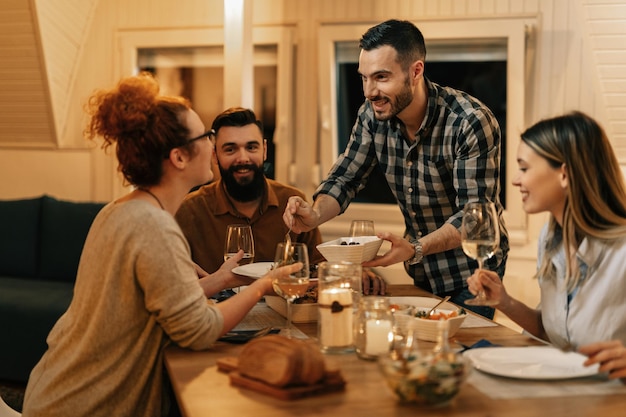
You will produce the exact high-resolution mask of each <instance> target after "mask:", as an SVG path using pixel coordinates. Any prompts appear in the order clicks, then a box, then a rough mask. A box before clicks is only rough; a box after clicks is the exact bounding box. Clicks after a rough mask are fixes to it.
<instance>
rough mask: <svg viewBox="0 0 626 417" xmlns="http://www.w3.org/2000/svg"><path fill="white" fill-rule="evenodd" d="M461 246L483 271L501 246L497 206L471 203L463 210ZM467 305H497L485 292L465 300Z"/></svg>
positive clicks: (486, 203) (485, 202)
mask: <svg viewBox="0 0 626 417" xmlns="http://www.w3.org/2000/svg"><path fill="white" fill-rule="evenodd" d="M461 244H462V246H463V252H465V254H466V255H467V256H469V257H470V258H472V259H476V261H477V262H478V269H483V264H484V261H485V260H487V259H489V258H491V257H492V256H493V254H494V253H495V252H496V249H497V248H498V246H499V245H500V225H499V221H498V213H497V211H496V207H495V205H494V204H493V203H492V202H490V201H483V202H471V203H467V204H466V205H465V208H464V209H463V220H462V223H461ZM465 304H468V305H474V306H488V305H494V304H496V302H495V301H493V300H489V299H488V298H487V296H486V295H485V292H484V291H480V292H479V293H478V295H477V296H476V297H474V298H470V299H468V300H465Z"/></svg>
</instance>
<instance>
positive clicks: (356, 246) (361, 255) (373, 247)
mask: <svg viewBox="0 0 626 417" xmlns="http://www.w3.org/2000/svg"><path fill="white" fill-rule="evenodd" d="M342 242H345V244H343V245H342ZM350 243H352V244H350ZM382 244H383V241H382V239H380V238H379V237H378V236H355V237H341V238H339V239H335V240H331V241H330V242H325V243H320V244H319V245H317V250H319V251H320V253H321V254H322V256H323V257H324V258H326V260H327V261H328V262H352V263H356V264H360V263H363V262H365V261H370V260H372V259H374V257H375V256H376V254H377V253H378V249H380V246H381V245H382Z"/></svg>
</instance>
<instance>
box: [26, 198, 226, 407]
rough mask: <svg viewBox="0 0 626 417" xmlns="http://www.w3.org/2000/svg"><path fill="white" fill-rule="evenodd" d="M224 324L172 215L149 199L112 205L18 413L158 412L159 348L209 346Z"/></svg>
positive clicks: (88, 245) (94, 232) (95, 228)
mask: <svg viewBox="0 0 626 417" xmlns="http://www.w3.org/2000/svg"><path fill="white" fill-rule="evenodd" d="M41 296H42V297H45V296H46V294H41ZM222 325H223V318H222V315H221V313H220V312H219V311H218V310H217V309H214V308H211V307H209V306H207V302H206V298H205V296H204V294H203V292H202V289H201V288H200V286H199V284H198V278H197V275H196V273H195V272H194V268H193V264H192V261H191V258H190V251H189V246H188V244H187V242H186V240H185V238H184V236H183V234H182V232H181V230H180V228H179V227H178V225H177V223H176V221H175V220H174V218H173V217H172V216H171V215H170V214H169V213H167V212H165V211H163V210H159V209H156V208H154V207H153V206H151V205H150V204H148V203H146V202H143V201H136V200H134V201H128V202H125V203H110V204H108V205H107V206H106V207H104V208H103V209H102V211H101V212H100V213H99V214H98V216H97V217H96V219H95V221H94V223H93V225H92V227H91V230H90V231H89V235H88V236H87V240H86V242H85V246H84V249H83V253H82V256H81V260H80V265H79V268H78V275H77V279H76V285H75V288H74V298H73V300H72V303H71V305H70V307H69V309H68V310H67V312H66V313H65V314H64V315H63V316H62V317H61V318H60V319H59V321H58V322H57V323H56V325H55V326H54V328H53V329H52V331H51V332H50V335H49V336H48V339H47V342H48V351H47V352H46V353H45V354H44V356H43V357H42V359H41V360H40V362H39V363H38V364H37V366H36V367H35V368H34V370H33V371H32V373H31V375H30V379H29V381H28V386H27V388H26V396H25V400H24V408H23V413H22V415H23V416H24V417H29V416H47V417H51V416H64V417H67V416H73V417H79V416H90V417H96V416H103V417H104V416H106V417H111V416H117V417H120V416H134V417H138V416H159V415H161V413H162V389H163V363H162V356H163V355H162V353H163V348H164V347H165V346H166V345H167V344H168V343H169V342H170V340H171V341H173V342H175V343H177V344H179V345H181V346H183V347H189V348H191V349H206V348H208V347H210V346H211V344H212V343H213V342H214V341H215V340H216V339H217V337H218V336H219V333H220V331H221V329H222Z"/></svg>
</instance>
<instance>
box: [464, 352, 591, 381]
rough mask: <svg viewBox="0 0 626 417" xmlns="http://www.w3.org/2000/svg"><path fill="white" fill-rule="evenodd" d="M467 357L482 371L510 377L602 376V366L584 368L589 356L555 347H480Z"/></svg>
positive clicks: (466, 353)
mask: <svg viewBox="0 0 626 417" xmlns="http://www.w3.org/2000/svg"><path fill="white" fill-rule="evenodd" d="M463 355H464V356H466V357H468V358H469V359H470V360H471V361H472V363H473V365H474V367H475V368H476V369H478V370H479V371H482V372H486V373H488V374H492V375H498V376H506V377H509V378H517V379H568V378H581V377H585V376H591V375H595V374H597V373H598V366H583V362H585V360H586V357H585V356H583V355H581V354H579V353H576V352H563V351H561V350H559V349H556V348H554V347H551V346H528V347H491V348H479V349H472V350H468V351H466V352H465V353H464V354H463Z"/></svg>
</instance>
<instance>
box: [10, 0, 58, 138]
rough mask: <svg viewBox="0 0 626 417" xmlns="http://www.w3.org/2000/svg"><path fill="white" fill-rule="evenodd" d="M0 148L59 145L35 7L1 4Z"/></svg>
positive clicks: (19, 1)
mask: <svg viewBox="0 0 626 417" xmlns="http://www.w3.org/2000/svg"><path fill="white" fill-rule="evenodd" d="M0 28H1V29H0V62H2V65H0V146H5V147H26V148H30V147H44V148H52V147H54V146H55V144H56V137H55V134H54V121H53V120H52V108H51V105H50V95H49V90H48V88H47V79H46V74H45V64H44V61H43V56H42V48H41V44H40V40H39V28H38V26H37V21H36V18H35V7H34V4H33V3H32V2H31V1H29V0H0Z"/></svg>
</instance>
